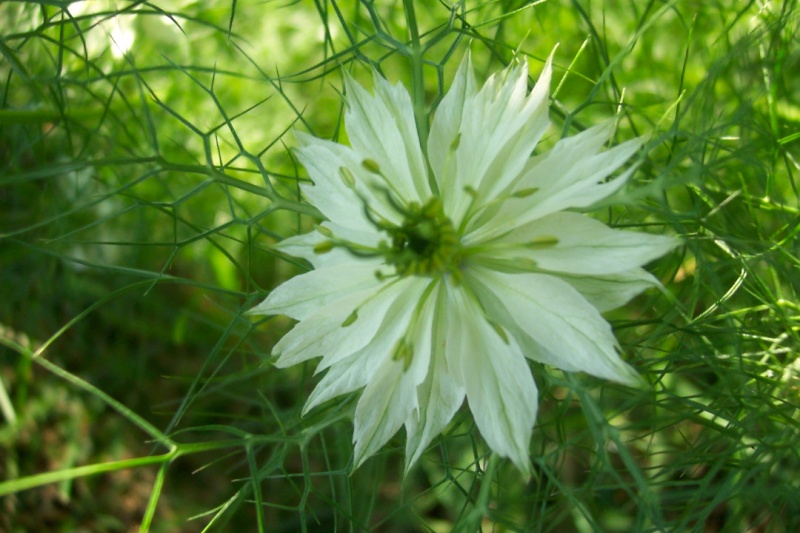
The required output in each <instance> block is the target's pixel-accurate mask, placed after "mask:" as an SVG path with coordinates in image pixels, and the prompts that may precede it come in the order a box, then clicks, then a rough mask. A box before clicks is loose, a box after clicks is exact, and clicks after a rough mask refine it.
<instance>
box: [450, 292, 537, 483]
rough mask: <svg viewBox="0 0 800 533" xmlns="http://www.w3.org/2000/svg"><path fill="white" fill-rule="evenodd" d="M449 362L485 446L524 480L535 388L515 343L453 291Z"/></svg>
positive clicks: (478, 310) (534, 410)
mask: <svg viewBox="0 0 800 533" xmlns="http://www.w3.org/2000/svg"><path fill="white" fill-rule="evenodd" d="M451 295H452V297H453V298H452V301H451V303H450V305H449V307H450V312H451V315H450V317H449V319H448V328H449V332H450V334H449V335H448V342H449V345H448V346H447V348H446V350H447V352H446V353H447V362H448V364H449V365H450V368H451V370H452V372H453V376H454V377H455V378H456V380H457V381H458V382H459V383H461V384H462V385H463V387H464V389H465V390H466V393H467V401H468V402H469V407H470V410H471V411H472V414H473V416H474V418H475V423H476V424H477V425H478V429H479V430H480V432H481V435H483V438H484V439H486V442H487V443H488V444H489V446H490V447H491V448H492V450H494V451H495V452H497V453H498V454H500V455H502V456H504V457H508V458H510V459H511V460H512V461H513V462H514V464H515V465H516V466H517V468H519V470H520V471H521V472H522V473H523V474H524V475H526V476H528V475H529V473H530V459H529V456H528V446H529V444H530V438H531V433H532V431H533V425H534V423H535V422H536V411H537V407H538V400H537V389H536V383H534V381H533V376H531V371H530V368H529V367H528V364H527V362H526V361H525V358H524V357H523V355H522V353H521V351H520V349H519V347H518V346H517V343H516V342H515V341H514V339H513V338H509V339H508V342H505V340H504V339H503V338H501V337H500V335H499V334H498V332H497V331H495V330H494V328H492V326H490V325H489V323H488V322H487V321H486V319H485V318H484V317H483V316H482V314H481V311H480V309H479V306H478V303H477V302H475V301H473V300H472V299H471V297H470V296H468V295H466V294H464V291H463V290H453V291H452V292H451Z"/></svg>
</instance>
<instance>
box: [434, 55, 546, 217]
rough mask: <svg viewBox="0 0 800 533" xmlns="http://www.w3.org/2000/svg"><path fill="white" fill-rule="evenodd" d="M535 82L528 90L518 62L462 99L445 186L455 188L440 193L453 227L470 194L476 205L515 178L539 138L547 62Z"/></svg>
mask: <svg viewBox="0 0 800 533" xmlns="http://www.w3.org/2000/svg"><path fill="white" fill-rule="evenodd" d="M540 81H541V83H538V84H537V86H536V88H535V89H534V91H533V92H532V93H530V94H528V64H527V63H526V62H523V63H521V64H519V65H516V66H513V67H510V68H507V69H505V70H504V71H502V72H500V73H498V74H495V75H493V76H492V77H490V78H489V79H488V80H487V81H486V84H485V85H484V86H483V88H482V89H481V90H480V91H479V92H478V93H476V94H475V95H474V96H472V97H470V98H469V99H468V100H466V101H465V102H464V110H463V116H462V120H461V127H460V130H459V135H460V136H459V142H458V148H457V149H456V153H455V157H456V168H455V170H454V172H455V177H454V179H453V186H452V189H451V190H453V191H455V193H453V194H450V195H448V196H445V198H444V200H445V208H446V209H447V211H448V213H449V214H450V217H451V219H452V220H453V223H454V224H455V225H456V226H458V225H459V224H460V223H461V221H462V218H463V217H464V216H465V215H466V214H467V211H468V209H469V208H470V206H472V205H473V202H474V201H475V196H474V195H475V194H477V200H478V203H479V204H480V203H481V202H485V201H486V200H488V199H491V198H492V195H493V194H494V193H496V192H497V191H500V190H502V189H504V188H505V187H506V186H508V185H509V184H510V183H511V182H513V181H514V180H515V179H516V178H517V177H518V175H519V174H520V172H521V171H522V169H523V167H524V165H525V162H526V161H527V160H528V158H529V157H530V155H531V153H532V151H533V148H534V147H535V146H536V144H537V143H538V142H539V139H540V138H541V136H542V134H543V133H544V130H545V129H546V127H547V109H548V89H549V84H550V63H549V62H548V63H547V64H546V65H545V69H544V72H543V74H542V76H541V79H540ZM466 191H472V193H471V194H467V193H466ZM448 202H449V204H448Z"/></svg>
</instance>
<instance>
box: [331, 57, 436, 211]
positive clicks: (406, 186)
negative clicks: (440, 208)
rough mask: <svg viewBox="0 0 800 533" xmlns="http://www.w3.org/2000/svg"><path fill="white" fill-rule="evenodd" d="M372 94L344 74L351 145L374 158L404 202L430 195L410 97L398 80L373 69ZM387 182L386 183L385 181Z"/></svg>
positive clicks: (366, 155)
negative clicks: (396, 81) (395, 81)
mask: <svg viewBox="0 0 800 533" xmlns="http://www.w3.org/2000/svg"><path fill="white" fill-rule="evenodd" d="M374 80H375V95H374V96H373V95H371V94H369V92H368V91H367V90H366V89H364V88H363V87H362V86H361V85H359V84H358V82H356V81H355V80H354V79H353V78H352V77H351V76H350V75H349V74H346V75H345V86H346V88H347V113H346V115H345V124H346V126H347V135H348V137H349V138H350V144H351V145H352V146H353V149H354V150H355V151H356V152H358V153H359V154H360V155H361V156H362V157H364V158H369V159H372V160H373V161H375V162H376V163H377V164H378V166H379V167H380V169H381V172H382V173H383V174H384V176H385V177H386V181H388V182H389V183H391V184H392V187H393V188H395V192H396V193H397V194H398V195H399V197H400V198H401V199H402V200H403V201H404V202H409V201H425V200H427V199H428V198H429V197H430V187H429V186H428V171H427V167H426V165H425V159H424V157H423V155H422V147H421V146H420V143H419V134H418V133H417V126H416V123H415V121H414V108H413V106H412V105H411V97H410V96H409V95H408V92H407V91H406V89H405V87H403V86H402V85H401V84H397V85H392V84H391V83H389V82H388V81H386V80H385V79H384V78H382V77H381V76H380V75H379V74H378V73H377V72H375V73H374ZM384 186H386V183H384Z"/></svg>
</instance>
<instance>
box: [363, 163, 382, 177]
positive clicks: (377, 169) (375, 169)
mask: <svg viewBox="0 0 800 533" xmlns="http://www.w3.org/2000/svg"><path fill="white" fill-rule="evenodd" d="M361 166H362V167H364V168H365V169H367V170H369V171H370V172H372V173H373V174H378V175H380V173H381V166H380V165H379V164H378V162H377V161H375V160H374V159H365V160H363V161H362V162H361Z"/></svg>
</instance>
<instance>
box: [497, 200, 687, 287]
mask: <svg viewBox="0 0 800 533" xmlns="http://www.w3.org/2000/svg"><path fill="white" fill-rule="evenodd" d="M552 239H555V240H556V242H555V244H539V245H536V244H535V243H543V242H547V241H549V240H552ZM530 243H534V244H530ZM492 244H493V245H494V244H496V245H498V249H496V250H495V249H490V250H489V251H487V254H490V255H492V257H493V259H499V258H507V259H508V260H511V261H513V260H515V259H519V258H523V259H526V260H531V261H534V262H535V263H536V265H537V267H538V268H541V269H543V270H550V271H553V272H564V273H567V274H587V275H607V274H617V273H619V272H623V271H626V270H630V269H632V268H636V267H639V266H641V265H643V264H645V263H648V262H650V261H652V260H653V259H655V258H657V257H660V256H662V255H664V254H665V253H667V252H668V251H669V250H671V249H672V248H674V247H675V246H676V245H677V244H678V241H677V240H675V239H673V238H671V237H666V236H663V235H651V234H649V233H639V232H635V231H622V230H615V229H611V228H609V227H608V226H606V225H605V224H603V223H602V222H600V221H597V220H595V219H593V218H590V217H588V216H586V215H581V214H577V213H569V212H560V213H553V214H551V215H548V216H546V217H544V218H541V219H537V220H534V221H532V222H529V223H528V224H525V225H522V226H519V227H517V228H516V229H514V230H513V231H512V232H510V233H508V234H506V235H505V236H503V237H502V238H500V239H497V240H495V241H493V242H492ZM509 244H516V245H518V246H513V247H509V246H508V245H509Z"/></svg>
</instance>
